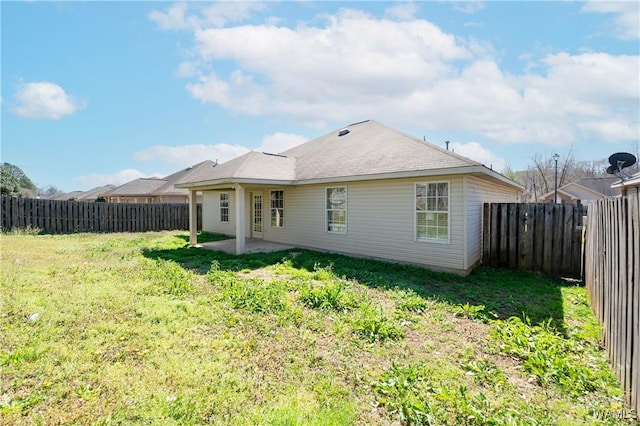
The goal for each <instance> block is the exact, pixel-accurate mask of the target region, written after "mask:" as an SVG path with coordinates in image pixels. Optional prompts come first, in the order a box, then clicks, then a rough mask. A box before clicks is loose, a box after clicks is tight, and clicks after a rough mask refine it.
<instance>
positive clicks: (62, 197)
mask: <svg viewBox="0 0 640 426" xmlns="http://www.w3.org/2000/svg"><path fill="white" fill-rule="evenodd" d="M113 188H115V186H114V185H104V186H97V187H95V188H93V189H90V190H88V191H72V192H67V193H64V194H56V195H52V196H50V197H43V198H45V199H47V200H58V201H69V200H73V201H96V199H98V198H100V197H102V196H104V194H106V193H107V192H109V191H111V190H112V189H113Z"/></svg>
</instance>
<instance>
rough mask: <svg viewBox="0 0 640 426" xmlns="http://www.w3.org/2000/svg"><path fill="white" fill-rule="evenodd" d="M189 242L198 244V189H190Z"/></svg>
mask: <svg viewBox="0 0 640 426" xmlns="http://www.w3.org/2000/svg"><path fill="white" fill-rule="evenodd" d="M189 242H190V243H191V245H192V246H195V245H197V244H198V197H196V190H195V189H190V190H189Z"/></svg>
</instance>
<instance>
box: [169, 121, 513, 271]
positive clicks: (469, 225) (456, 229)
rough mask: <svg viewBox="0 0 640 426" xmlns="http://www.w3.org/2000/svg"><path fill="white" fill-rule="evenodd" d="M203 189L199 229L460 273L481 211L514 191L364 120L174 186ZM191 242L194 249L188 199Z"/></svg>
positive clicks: (469, 262) (472, 257) (476, 257)
mask: <svg viewBox="0 0 640 426" xmlns="http://www.w3.org/2000/svg"><path fill="white" fill-rule="evenodd" d="M178 186H179V187H181V188H186V189H188V190H189V191H190V193H191V194H192V195H193V194H195V192H196V191H202V193H203V213H202V215H203V218H202V222H203V230H205V231H209V232H216V233H223V234H228V235H233V236H236V252H237V253H242V252H244V249H245V237H251V238H262V239H265V240H268V241H273V242H277V243H283V244H288V245H293V246H297V247H301V248H311V249H317V250H325V251H331V252H339V253H345V254H350V255H355V256H363V257H370V258H379V259H385V260H391V261H397V262H404V263H412V264H419V265H424V266H428V267H430V268H432V269H437V270H446V271H451V272H455V273H459V274H467V273H469V272H470V271H471V269H472V268H473V267H474V266H475V265H476V264H477V263H478V262H479V261H480V260H481V254H482V205H483V203H484V202H516V201H518V199H519V196H520V195H521V194H522V191H523V188H522V187H521V186H520V185H518V184H516V183H515V182H513V181H511V180H509V179H507V178H506V177H504V176H502V175H501V174H499V173H497V172H494V171H493V170H490V169H489V168H487V167H485V166H483V165H482V164H480V163H478V162H475V161H472V160H470V159H468V158H465V157H462V156H460V155H458V154H454V153H453V152H450V151H447V150H445V149H443V148H440V147H437V146H435V145H432V144H430V143H426V142H423V141H422V140H420V139H417V138H414V137H412V136H408V135H406V134H404V133H401V132H399V131H396V130H394V129H391V128H389V127H386V126H384V125H382V124H380V123H378V122H376V121H365V122H361V123H355V124H352V125H349V126H347V127H346V128H344V129H341V130H339V131H335V132H331V133H330V134H328V135H325V136H322V137H320V138H318V139H315V140H312V141H310V142H307V143H305V144H302V145H299V146H297V147H294V148H292V149H290V150H288V151H285V152H283V153H282V154H278V155H276V154H267V153H260V152H250V153H248V154H245V155H243V156H240V157H238V158H235V159H233V160H231V161H229V162H227V163H224V164H221V165H219V166H218V167H216V168H214V169H209V171H208V172H207V173H200V174H198V175H197V176H194V178H193V179H192V180H191V181H187V182H184V183H182V184H179V185H178ZM191 200H192V201H191V204H190V206H191V209H190V210H191V212H192V213H191V215H190V217H191V221H190V225H191V226H190V232H191V244H193V245H195V244H196V226H195V214H194V212H195V203H194V200H195V198H194V197H192V198H191Z"/></svg>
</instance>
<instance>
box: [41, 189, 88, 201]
mask: <svg viewBox="0 0 640 426" xmlns="http://www.w3.org/2000/svg"><path fill="white" fill-rule="evenodd" d="M82 194H84V191H71V192H66V193H64V194H56V195H52V196H50V197H45V199H47V200H56V201H69V200H77V199H78V197H79V196H81V195H82Z"/></svg>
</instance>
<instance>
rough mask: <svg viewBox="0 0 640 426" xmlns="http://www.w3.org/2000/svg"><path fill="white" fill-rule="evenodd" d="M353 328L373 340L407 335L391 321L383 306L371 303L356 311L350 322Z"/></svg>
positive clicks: (393, 338) (398, 337) (391, 338)
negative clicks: (376, 306) (379, 306)
mask: <svg viewBox="0 0 640 426" xmlns="http://www.w3.org/2000/svg"><path fill="white" fill-rule="evenodd" d="M350 325H351V329H352V330H353V331H354V332H355V333H356V334H357V335H360V336H362V337H363V338H365V339H366V340H369V341H371V342H375V341H381V340H399V339H401V338H403V337H404V336H405V332H404V330H403V329H402V328H401V327H400V326H399V325H398V324H395V323H394V322H393V321H391V320H390V319H389V318H388V317H387V316H386V315H385V314H384V312H383V311H382V309H381V308H375V307H373V306H372V305H371V303H367V304H364V305H362V306H361V307H360V308H359V309H358V310H356V311H354V315H353V317H352V319H351V322H350Z"/></svg>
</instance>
